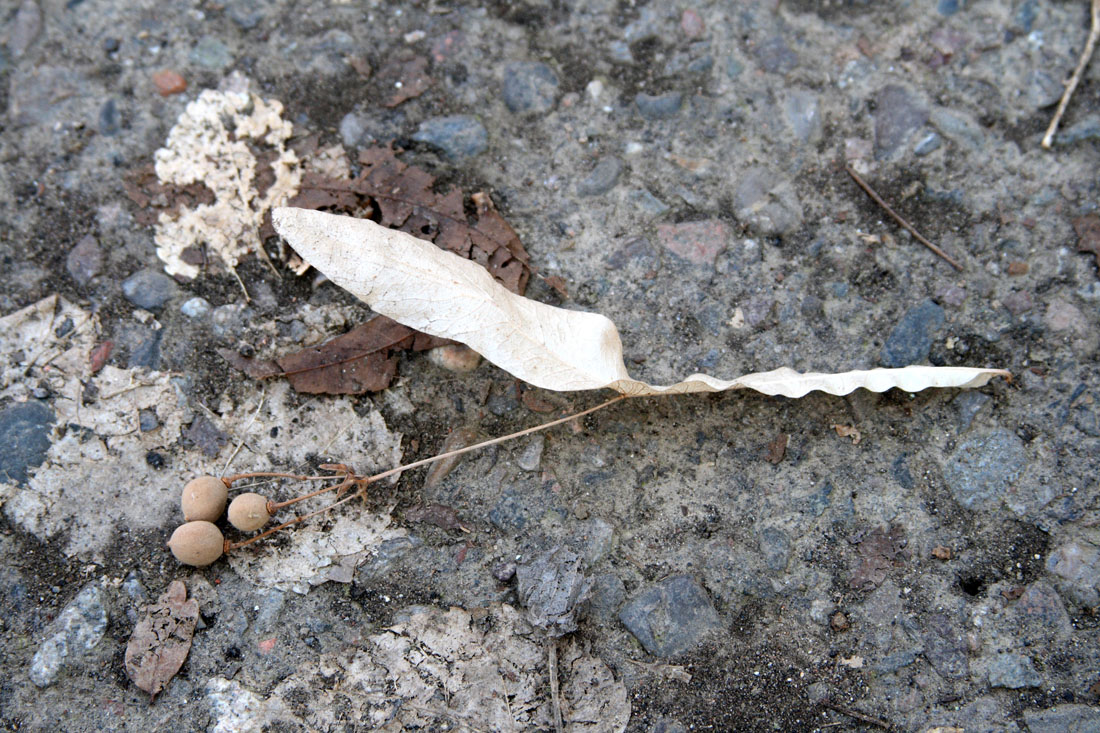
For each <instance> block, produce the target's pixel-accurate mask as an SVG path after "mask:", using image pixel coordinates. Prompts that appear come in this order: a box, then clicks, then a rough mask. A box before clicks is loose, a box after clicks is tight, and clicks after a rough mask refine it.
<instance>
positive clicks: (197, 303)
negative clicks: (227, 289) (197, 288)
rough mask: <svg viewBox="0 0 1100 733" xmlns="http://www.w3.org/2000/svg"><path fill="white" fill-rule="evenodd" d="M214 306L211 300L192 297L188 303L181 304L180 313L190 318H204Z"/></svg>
mask: <svg viewBox="0 0 1100 733" xmlns="http://www.w3.org/2000/svg"><path fill="white" fill-rule="evenodd" d="M211 310H213V306H212V305H210V301H209V300H207V299H206V298H199V297H195V298H190V299H189V300H188V301H187V302H186V303H184V304H183V305H181V306H180V313H182V314H183V315H185V316H187V317H188V318H202V317H203V316H205V315H207V314H208V313H209V312H210V311H211Z"/></svg>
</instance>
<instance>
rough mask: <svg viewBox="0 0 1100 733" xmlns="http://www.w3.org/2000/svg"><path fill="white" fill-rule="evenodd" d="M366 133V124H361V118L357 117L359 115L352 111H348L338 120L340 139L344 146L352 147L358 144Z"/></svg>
mask: <svg viewBox="0 0 1100 733" xmlns="http://www.w3.org/2000/svg"><path fill="white" fill-rule="evenodd" d="M366 134H367V126H366V125H365V124H363V120H361V119H360V118H359V115H357V114H355V113H354V112H348V113H347V114H346V115H344V117H343V119H341V120H340V139H341V140H342V141H343V143H344V145H345V146H346V147H349V148H354V147H356V146H358V145H359V143H360V142H362V140H363V136H364V135H366Z"/></svg>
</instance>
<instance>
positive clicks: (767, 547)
mask: <svg viewBox="0 0 1100 733" xmlns="http://www.w3.org/2000/svg"><path fill="white" fill-rule="evenodd" d="M760 553H761V554H762V555H763V556H764V564H765V565H767V566H768V569H769V570H771V571H772V572H773V573H782V572H783V571H785V570H786V569H787V563H789V562H790V560H791V540H790V538H789V537H787V534H786V533H785V532H784V531H783V530H781V529H777V528H776V527H766V528H765V529H764V531H763V532H761V533H760Z"/></svg>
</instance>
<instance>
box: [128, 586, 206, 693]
mask: <svg viewBox="0 0 1100 733" xmlns="http://www.w3.org/2000/svg"><path fill="white" fill-rule="evenodd" d="M198 620H199V604H198V602H197V601H195V599H193V598H192V599H191V600H187V587H186V586H184V584H183V583H182V582H181V581H179V580H175V581H172V583H171V585H169V586H168V590H167V591H165V592H164V594H163V595H161V597H160V598H159V599H157V602H156V603H154V604H151V605H149V606H147V607H146V609H145V615H144V616H143V617H142V618H141V620H140V621H138V622H137V626H135V627H134V632H133V633H132V634H131V635H130V642H129V643H128V644H127V645H126V655H125V658H124V661H125V666H126V675H127V676H128V677H129V678H130V679H131V680H132V681H133V683H134V684H135V685H137V686H138V687H139V688H140V689H142V690H144V691H146V692H148V693H149V696H150V698H155V697H156V696H157V693H159V692H160V691H161V690H163V689H164V687H165V685H167V684H168V681H169V680H171V679H172V678H173V677H174V676H175V675H176V673H177V672H179V670H180V667H182V666H183V663H184V661H185V660H186V659H187V654H188V652H190V651H191V638H192V636H194V633H195V625H196V623H198Z"/></svg>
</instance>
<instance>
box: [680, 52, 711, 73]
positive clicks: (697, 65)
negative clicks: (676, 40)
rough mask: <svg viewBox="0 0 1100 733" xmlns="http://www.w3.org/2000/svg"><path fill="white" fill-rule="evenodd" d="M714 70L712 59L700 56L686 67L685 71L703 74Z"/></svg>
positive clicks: (707, 56)
mask: <svg viewBox="0 0 1100 733" xmlns="http://www.w3.org/2000/svg"><path fill="white" fill-rule="evenodd" d="M713 68H714V57H713V56H711V55H709V54H708V55H706V56H700V57H699V58H697V59H694V60H692V61H691V62H690V63H689V64H688V65H687V70H688V71H690V72H691V73H693V74H705V73H707V72H708V71H710V70H711V69H713Z"/></svg>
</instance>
